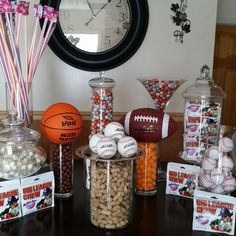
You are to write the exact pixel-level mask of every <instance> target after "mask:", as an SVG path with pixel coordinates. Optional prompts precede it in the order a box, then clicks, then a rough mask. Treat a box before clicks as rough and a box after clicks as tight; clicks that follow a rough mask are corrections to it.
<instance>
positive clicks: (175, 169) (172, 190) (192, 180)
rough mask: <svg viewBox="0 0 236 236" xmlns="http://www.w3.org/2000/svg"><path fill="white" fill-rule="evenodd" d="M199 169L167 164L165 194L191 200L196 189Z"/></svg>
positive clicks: (197, 167)
mask: <svg viewBox="0 0 236 236" xmlns="http://www.w3.org/2000/svg"><path fill="white" fill-rule="evenodd" d="M199 174H200V167H199V166H193V165H186V164H180V163H174V162H169V163H168V165H167V174H166V175H167V177H166V194H173V195H178V196H181V197H187V198H193V195H194V190H195V189H196V188H197V187H198V176H199Z"/></svg>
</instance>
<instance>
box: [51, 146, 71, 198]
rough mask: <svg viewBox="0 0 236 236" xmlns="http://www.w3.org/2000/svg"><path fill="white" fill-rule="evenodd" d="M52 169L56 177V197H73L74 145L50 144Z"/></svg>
mask: <svg viewBox="0 0 236 236" xmlns="http://www.w3.org/2000/svg"><path fill="white" fill-rule="evenodd" d="M50 168H51V170H53V172H54V177H55V197H60V198H67V197H71V196H72V195H73V170H74V155H73V143H68V144H55V143H51V144H50Z"/></svg>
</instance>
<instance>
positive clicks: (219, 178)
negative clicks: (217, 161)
mask: <svg viewBox="0 0 236 236" xmlns="http://www.w3.org/2000/svg"><path fill="white" fill-rule="evenodd" d="M224 178H225V176H224V173H223V171H221V170H220V169H218V168H215V169H213V170H212V172H211V181H212V183H214V184H216V185H219V184H222V183H223V181H224Z"/></svg>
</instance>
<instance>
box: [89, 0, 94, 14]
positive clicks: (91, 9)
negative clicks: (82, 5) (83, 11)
mask: <svg viewBox="0 0 236 236" xmlns="http://www.w3.org/2000/svg"><path fill="white" fill-rule="evenodd" d="M87 4H88V7H89V9H90V11H91V12H92V15H93V16H95V14H94V11H93V8H92V7H91V4H90V2H89V0H87Z"/></svg>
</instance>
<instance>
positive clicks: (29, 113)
mask: <svg viewBox="0 0 236 236" xmlns="http://www.w3.org/2000/svg"><path fill="white" fill-rule="evenodd" d="M5 89H6V111H7V113H8V112H16V113H17V114H18V118H19V119H22V120H24V121H25V124H26V126H27V127H30V126H31V124H32V122H33V92H32V90H33V89H32V83H28V82H16V83H14V84H13V85H12V86H10V85H9V84H8V83H5Z"/></svg>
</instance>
